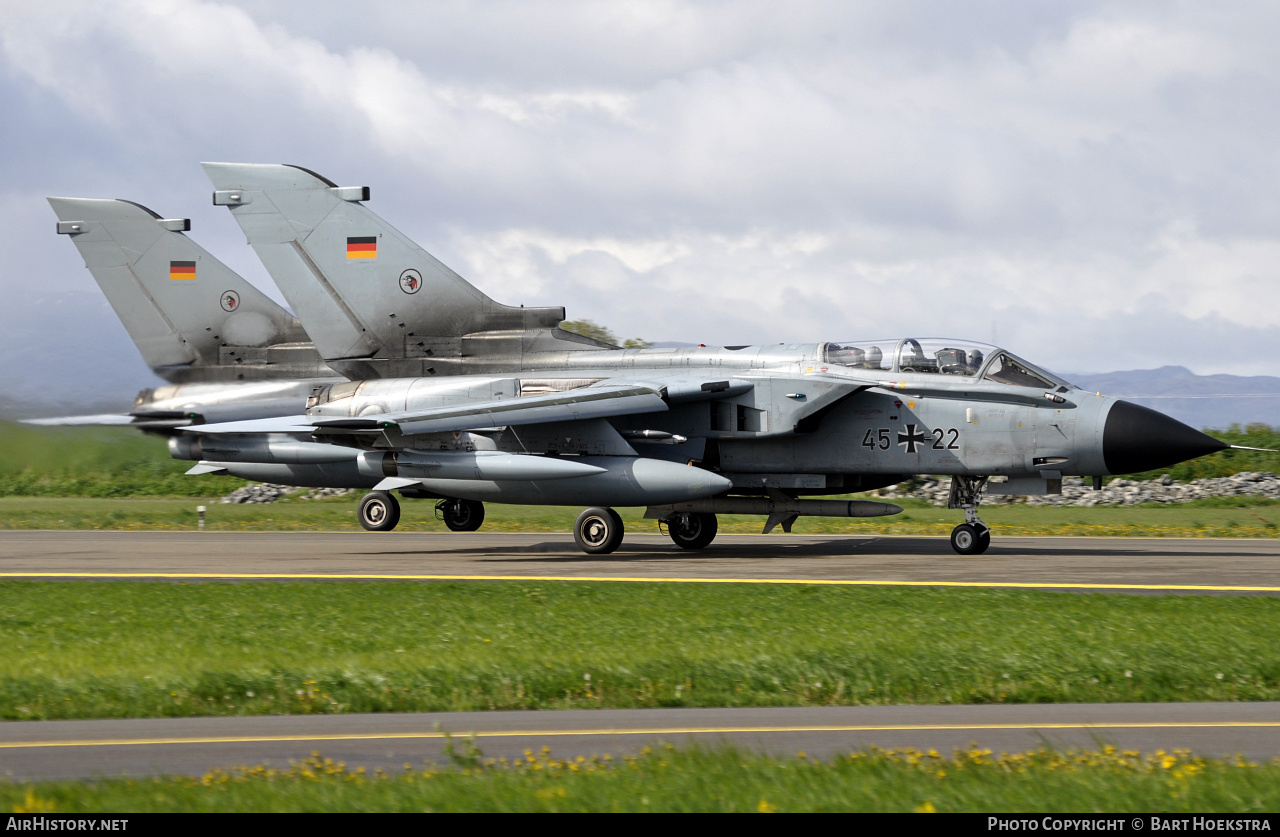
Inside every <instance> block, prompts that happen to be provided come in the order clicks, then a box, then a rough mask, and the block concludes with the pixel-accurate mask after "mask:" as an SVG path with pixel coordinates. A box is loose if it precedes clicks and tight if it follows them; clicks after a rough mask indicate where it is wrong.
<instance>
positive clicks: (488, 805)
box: [0, 747, 1280, 814]
mask: <svg viewBox="0 0 1280 837" xmlns="http://www.w3.org/2000/svg"><path fill="white" fill-rule="evenodd" d="M530 755H531V756H532V757H531V758H525V759H520V760H518V761H517V762H516V763H510V764H509V763H506V762H505V761H494V760H487V759H483V758H479V757H476V756H475V754H474V753H472V754H467V753H465V751H464V753H462V754H460V755H459V756H458V757H457V758H456V759H455V766H454V769H438V768H434V767H429V768H426V769H423V768H422V767H417V768H413V769H409V770H405V771H404V772H403V773H398V774H396V775H388V774H385V773H382V772H374V773H369V772H366V771H364V770H362V769H359V768H355V769H350V768H347V767H346V766H345V765H343V764H340V763H335V762H333V761H332V760H328V759H324V758H321V757H319V756H318V755H317V756H314V757H312V758H310V759H306V760H304V761H302V762H300V763H296V764H295V765H294V766H293V767H292V768H291V769H289V770H273V769H269V768H261V767H259V768H242V769H235V770H229V771H221V770H220V771H213V772H211V773H208V774H206V775H204V776H200V777H160V778H155V779H138V780H130V779H105V780H99V781H94V782H40V783H30V784H28V783H4V784H0V808H4V809H8V810H10V811H13V812H15V813H53V812H62V813H76V812H86V813H95V814H97V813H113V812H121V813H132V812H138V813H143V812H152V811H325V812H328V811H335V812H336V811H546V812H552V811H737V812H761V813H773V812H789V811H900V812H912V811H915V812H934V811H938V812H948V811H970V812H971V811H994V812H1008V813H1015V812H1016V813H1022V812H1045V813H1053V812H1061V811H1072V812H1108V813H1120V812H1125V813H1150V812H1191V813H1205V812H1210V811H1211V812H1214V813H1217V814H1229V813H1235V814H1243V813H1264V814H1265V813H1267V812H1271V811H1275V810H1276V809H1277V807H1280V765H1278V764H1275V763H1272V764H1265V765H1258V764H1250V763H1248V762H1244V761H1242V760H1239V759H1234V760H1226V759H1205V758H1199V757H1194V756H1191V755H1189V754H1186V753H1176V754H1165V753H1156V754H1152V755H1149V756H1146V757H1143V756H1140V755H1138V754H1136V753H1132V752H1116V751H1115V750H1113V749H1110V748H1107V749H1104V750H1102V751H1093V752H1090V751H1072V752H1066V753H1059V752H1053V751H1049V750H1040V751H1037V752H1033V753H1025V754H1017V755H1003V754H1002V755H1000V756H994V755H992V754H991V753H990V752H989V751H985V750H977V749H971V750H968V751H961V752H957V753H955V754H953V755H952V756H951V757H945V756H940V755H938V754H936V753H927V754H926V753H918V752H915V751H910V750H906V751H883V750H864V751H859V752H855V753H850V754H848V755H842V756H838V757H836V758H834V759H830V760H827V761H825V762H819V761H817V760H815V759H810V758H805V757H803V756H800V755H797V756H796V757H792V758H771V757H766V756H761V755H756V754H752V753H747V752H743V751H739V750H732V749H716V750H707V749H675V748H671V747H660V748H658V749H657V750H650V751H647V752H644V753H642V754H641V755H638V756H627V757H623V758H619V759H613V758H608V757H605V756H601V757H598V758H597V757H593V758H589V759H586V758H583V759H576V758H575V759H557V758H554V757H551V756H550V755H546V754H530ZM469 756H470V757H469Z"/></svg>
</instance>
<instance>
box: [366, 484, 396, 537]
mask: <svg viewBox="0 0 1280 837" xmlns="http://www.w3.org/2000/svg"><path fill="white" fill-rule="evenodd" d="M356 516H357V517H359V518H360V525H361V526H363V527H364V528H366V529H368V530H369V531H370V532H390V531H391V530H392V529H394V528H396V524H397V523H399V522H400V503H399V501H397V500H396V498H395V497H394V496H392V495H391V494H389V493H388V492H386V491H372V492H370V493H368V494H366V495H364V497H362V498H361V499H360V508H359V510H358V511H357V513H356Z"/></svg>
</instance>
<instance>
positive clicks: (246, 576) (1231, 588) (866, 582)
mask: <svg viewBox="0 0 1280 837" xmlns="http://www.w3.org/2000/svg"><path fill="white" fill-rule="evenodd" d="M0 578H134V579H148V578H195V579H214V580H217V579H232V580H247V581H270V580H277V581H278V580H289V581H307V580H317V581H619V582H629V583H636V582H643V583H651V584H826V585H835V586H846V587H1002V588H1014V589H1026V590H1040V589H1044V588H1046V587H1052V588H1055V589H1074V590H1199V591H1205V592H1220V593H1280V587H1252V586H1243V585H1240V586H1235V585H1217V584H1105V583H1094V582H1076V581H1041V582H1024V581H895V580H892V579H841V578H663V577H653V578H646V577H644V576H621V575H409V574H403V575H396V574H387V575H375V574H366V573H160V572H157V573H146V572H133V573H59V572H44V573H39V572H9V573H0Z"/></svg>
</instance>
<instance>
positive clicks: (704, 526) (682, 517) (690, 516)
mask: <svg viewBox="0 0 1280 837" xmlns="http://www.w3.org/2000/svg"><path fill="white" fill-rule="evenodd" d="M661 523H663V524H666V527H667V534H668V535H670V536H671V540H673V541H675V544H676V546H678V547H680V548H681V549H702V548H703V547H705V546H706V545H707V544H709V543H711V542H712V541H713V540H715V537H716V531H717V530H718V529H719V528H720V526H719V523H718V522H717V521H716V516H715V515H714V514H709V513H707V512H684V513H681V514H677V515H673V516H671V517H668V518H667V519H666V520H663V521H661Z"/></svg>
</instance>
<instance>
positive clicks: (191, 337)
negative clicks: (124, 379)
mask: <svg viewBox="0 0 1280 837" xmlns="http://www.w3.org/2000/svg"><path fill="white" fill-rule="evenodd" d="M48 200H49V205H50V206H52V207H53V211H54V212H55V213H56V214H57V216H58V232H59V233H60V234H64V235H67V236H69V237H70V238H71V240H72V242H74V243H75V245H76V249H78V250H79V251H80V255H81V256H82V257H83V258H84V263H85V267H87V268H88V269H89V272H90V273H91V274H93V278H94V280H95V281H96V282H97V283H98V287H100V288H101V289H102V292H103V293H104V294H105V295H106V297H107V300H108V301H109V302H110V303H111V307H112V308H113V309H114V310H115V312H116V315H117V316H119V317H120V321H121V322H122V323H124V327H125V329H126V330H127V331H128V332H129V336H130V337H131V338H133V342H134V344H135V345H136V346H137V347H138V351H139V352H141V353H142V357H143V359H144V360H145V361H146V362H147V364H148V365H149V366H150V367H151V368H152V369H154V370H155V371H156V373H157V374H158V375H160V376H161V377H163V378H166V379H168V380H170V381H174V382H198V381H218V380H239V379H263V378H278V377H313V376H317V375H329V376H331V375H332V371H331V370H329V369H328V368H327V367H325V366H324V364H323V362H321V360H320V358H319V356H318V355H317V353H316V352H315V349H314V347H313V346H311V345H310V343H308V342H307V339H308V338H307V334H306V332H305V331H304V330H303V329H302V326H301V324H300V323H299V322H298V320H297V319H296V318H294V317H293V316H292V315H291V314H290V313H289V312H288V311H285V310H284V309H283V308H281V307H280V306H279V305H277V304H276V303H274V302H272V301H271V299H270V298H268V297H267V296H266V295H265V294H263V293H262V292H261V291H259V290H258V289H257V288H255V287H254V286H253V285H250V284H249V283H248V282H246V281H245V280H244V279H243V278H242V277H241V276H240V275H239V274H237V273H235V272H234V271H233V270H231V269H230V268H228V267H227V266H226V265H224V264H223V263H222V262H220V261H218V260H217V259H215V258H214V257H213V256H211V255H209V253H208V252H207V251H206V250H205V249H204V248H203V247H200V246H199V245H198V244H196V243H195V242H194V241H192V240H191V239H189V238H188V237H187V236H185V235H183V232H184V231H185V230H188V229H190V222H189V221H187V220H185V219H164V218H161V217H160V216H159V215H157V214H156V213H154V212H152V211H151V210H150V209H147V208H146V207H144V206H141V205H140V204H136V203H132V202H131V201H124V200H96V199H90V198H49V199H48Z"/></svg>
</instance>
